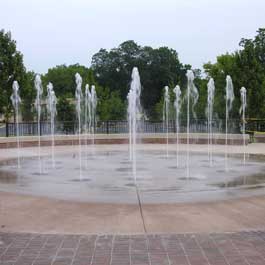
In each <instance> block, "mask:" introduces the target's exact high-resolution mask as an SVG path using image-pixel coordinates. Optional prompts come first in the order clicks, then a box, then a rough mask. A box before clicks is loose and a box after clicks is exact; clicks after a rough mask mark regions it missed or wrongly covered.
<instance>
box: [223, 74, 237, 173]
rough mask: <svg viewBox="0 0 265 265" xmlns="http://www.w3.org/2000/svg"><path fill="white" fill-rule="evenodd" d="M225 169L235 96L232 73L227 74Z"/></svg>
mask: <svg viewBox="0 0 265 265" xmlns="http://www.w3.org/2000/svg"><path fill="white" fill-rule="evenodd" d="M225 92H226V94H225V102H226V104H225V169H226V171H227V170H228V121H229V113H230V111H231V110H232V107H233V101H234V99H235V96H234V86H233V82H232V78H231V77H230V75H227V76H226V87H225Z"/></svg>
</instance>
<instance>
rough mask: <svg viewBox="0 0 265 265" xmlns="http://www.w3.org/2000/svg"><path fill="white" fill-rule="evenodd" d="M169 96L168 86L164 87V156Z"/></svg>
mask: <svg viewBox="0 0 265 265" xmlns="http://www.w3.org/2000/svg"><path fill="white" fill-rule="evenodd" d="M169 103H170V96H169V91H168V86H165V88H164V105H163V129H164V132H166V156H167V157H168V115H169Z"/></svg>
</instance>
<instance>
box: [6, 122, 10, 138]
mask: <svg viewBox="0 0 265 265" xmlns="http://www.w3.org/2000/svg"><path fill="white" fill-rule="evenodd" d="M8 127H9V126H8V121H7V122H6V137H9V128H8Z"/></svg>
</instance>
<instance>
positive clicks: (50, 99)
mask: <svg viewBox="0 0 265 265" xmlns="http://www.w3.org/2000/svg"><path fill="white" fill-rule="evenodd" d="M56 104H57V98H56V95H55V92H54V90H53V85H52V83H51V82H49V83H48V85H47V111H48V114H49V116H50V126H51V142H52V144H51V146H52V165H53V168H54V167H55V160H54V133H55V132H54V131H55V130H54V121H55V116H56V114H57V110H56Z"/></svg>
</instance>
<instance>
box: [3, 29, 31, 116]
mask: <svg viewBox="0 0 265 265" xmlns="http://www.w3.org/2000/svg"><path fill="white" fill-rule="evenodd" d="M14 80H17V81H18V83H19V85H20V88H21V91H22V90H23V87H24V85H25V84H26V82H27V78H26V69H25V67H24V64H23V56H22V54H21V53H20V52H19V51H17V48H16V42H15V40H13V39H12V37H11V33H10V32H5V31H4V30H1V31H0V112H1V113H4V116H5V120H7V121H8V120H9V118H10V115H11V112H12V104H11V100H10V96H11V94H12V84H13V81H14Z"/></svg>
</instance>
